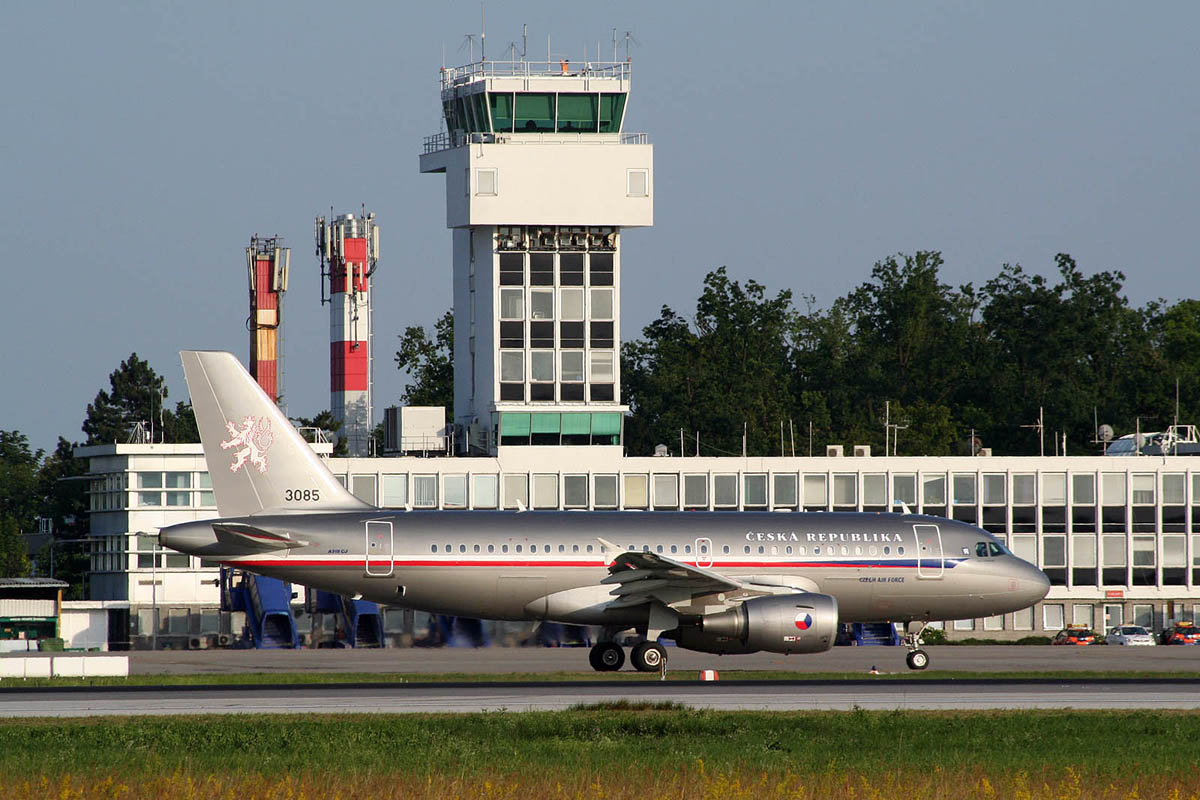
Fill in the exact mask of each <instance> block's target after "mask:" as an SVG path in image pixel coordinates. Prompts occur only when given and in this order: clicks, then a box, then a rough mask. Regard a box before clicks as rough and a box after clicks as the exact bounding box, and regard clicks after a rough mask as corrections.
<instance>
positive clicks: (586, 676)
mask: <svg viewBox="0 0 1200 800" xmlns="http://www.w3.org/2000/svg"><path fill="white" fill-rule="evenodd" d="M1112 678H1126V679H1147V680H1200V672H1161V671H1160V672H1151V671H1125V672H1114V671H1107V670H1086V671H1085V670H1079V671H1075V670H1070V671H1056V672H1045V671H1041V672H1038V671H1026V672H1004V673H996V672H964V671H957V670H955V671H952V670H936V669H931V670H922V671H919V672H916V671H912V670H904V671H902V672H891V673H885V674H881V675H868V674H866V673H862V672H853V673H850V672H784V671H771V670H733V669H729V670H725V669H723V670H721V679H722V680H724V681H731V680H732V681H738V680H745V681H851V680H854V681H860V680H879V681H928V680H1012V679H1015V680H1023V679H1051V680H1096V679H1112ZM658 680H659V676H658V673H657V672H655V673H644V672H634V671H632V670H624V671H622V672H595V671H593V670H588V671H587V672H511V673H495V674H491V673H482V674H481V673H477V672H470V673H468V672H441V673H423V672H411V673H405V672H388V673H381V672H319V671H312V672H244V673H228V674H227V673H220V674H215V673H207V674H206V673H200V674H188V675H131V676H129V677H128V678H29V679H20V678H0V689H22V688H24V689H32V688H42V687H64V686H204V685H212V684H222V685H230V684H233V685H239V686H240V685H254V684H297V683H479V682H483V683H531V682H533V683H561V682H563V681H631V682H638V681H658ZM667 680H669V681H694V680H696V671H695V670H668V671H667Z"/></svg>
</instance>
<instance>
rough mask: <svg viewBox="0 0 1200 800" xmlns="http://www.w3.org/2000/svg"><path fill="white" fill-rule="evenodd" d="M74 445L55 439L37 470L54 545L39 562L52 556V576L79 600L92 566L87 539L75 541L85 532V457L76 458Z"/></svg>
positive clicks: (43, 561) (43, 514)
mask: <svg viewBox="0 0 1200 800" xmlns="http://www.w3.org/2000/svg"><path fill="white" fill-rule="evenodd" d="M74 448H75V445H73V444H71V443H70V442H68V441H67V440H66V439H63V438H62V437H61V436H60V437H59V439H58V445H57V446H56V447H55V449H54V452H53V453H51V454H50V455H48V456H46V457H45V459H43V461H42V466H41V469H40V470H39V471H38V486H39V489H38V493H39V495H40V500H41V516H43V517H46V518H48V519H50V520H51V525H52V531H53V536H54V540H55V546H54V547H53V548H50V547H46V548H45V549H46V551H47V552H45V553H43V554H39V556H38V562H39V564H41V563H48V562H49V560H50V559H51V558H53V560H54V563H53V565H52V567H53V574H54V577H56V578H59V579H61V580H64V581H66V582H67V583H69V584H71V588H70V589H69V590H68V593H69V596H70V598H71V599H75V600H82V599H84V598H83V588H84V575H85V574H86V573H87V572H88V571H89V570H90V569H91V557H90V556H89V554H88V548H87V545H86V543H84V542H80V541H77V540H79V539H84V538H86V537H87V535H88V527H89V526H88V508H87V481H86V480H83V479H82V476H83V475H85V474H86V473H87V471H88V463H87V459H83V458H76V457H75V453H74Z"/></svg>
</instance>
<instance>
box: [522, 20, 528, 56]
mask: <svg viewBox="0 0 1200 800" xmlns="http://www.w3.org/2000/svg"><path fill="white" fill-rule="evenodd" d="M528 49H529V26H528V25H526V24H522V25H521V60H522V61H524V60H525V51H526V50H528Z"/></svg>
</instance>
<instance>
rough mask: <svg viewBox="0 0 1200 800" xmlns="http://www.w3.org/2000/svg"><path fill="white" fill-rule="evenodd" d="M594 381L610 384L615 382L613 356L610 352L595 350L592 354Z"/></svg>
mask: <svg viewBox="0 0 1200 800" xmlns="http://www.w3.org/2000/svg"><path fill="white" fill-rule="evenodd" d="M591 362H592V380H593V381H601V382H605V383H607V382H609V381H612V380H613V354H612V353H611V352H609V351H603V350H593V351H592V353H591Z"/></svg>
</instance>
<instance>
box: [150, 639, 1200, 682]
mask: <svg viewBox="0 0 1200 800" xmlns="http://www.w3.org/2000/svg"><path fill="white" fill-rule="evenodd" d="M926 650H927V652H928V653H929V656H930V667H929V668H930V670H938V671H943V670H944V671H948V672H977V673H978V672H984V673H997V674H998V676H1000V677H1002V676H1003V674H1004V673H1011V672H1045V671H1052V672H1076V671H1085V670H1086V671H1092V672H1114V671H1117V672H1143V673H1145V672H1156V673H1172V672H1190V673H1195V672H1200V647H1016V646H1011V645H1010V646H1003V645H990V646H972V647H962V646H959V647H951V646H940V647H928V648H926ZM667 653H668V656H669V660H668V665H667V668H668V669H671V670H686V671H699V670H702V669H716V670H720V671H722V672H723V673H724V672H727V671H730V670H753V671H761V670H772V671H781V672H793V673H826V674H828V673H841V674H844V675H865V674H866V673H868V672H869V671H870V669H871V667H878V669H879V671H881V672H907V671H908V670H907V669H906V668H905V666H904V654H905V650H904V648H902V647H835V648H833V649H832V650H830V651H828V652H825V653H816V654H813V655H794V656H784V655H778V654H775V653H753V654H751V655H742V656H713V655H708V654H705V653H696V652H692V651H689V650H683V649H681V648H678V647H668V648H667ZM129 658H130V662H129V669H130V673H131V674H133V675H187V674H191V675H195V674H211V675H213V676H214V678H216V676H220V675H223V674H229V673H235V672H260V673H278V672H358V673H383V672H399V673H408V674H429V673H435V672H436V673H457V674H463V675H469V676H472V678H473V676H476V675H478V676H479V679H480V680H486V676H487V675H492V674H497V673H513V672H516V673H528V674H538V673H547V672H590V671H591V668H590V667H589V666H588V660H587V649H586V648H582V647H480V648H471V647H440V648H430V647H403V648H389V649H386V650H169V651H168V650H160V651H157V652H150V651H139V650H135V651H132V652H130V653H129ZM625 669H626V670H628V669H629V667H628V666H626V668H625ZM466 679H471V678H466Z"/></svg>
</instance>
